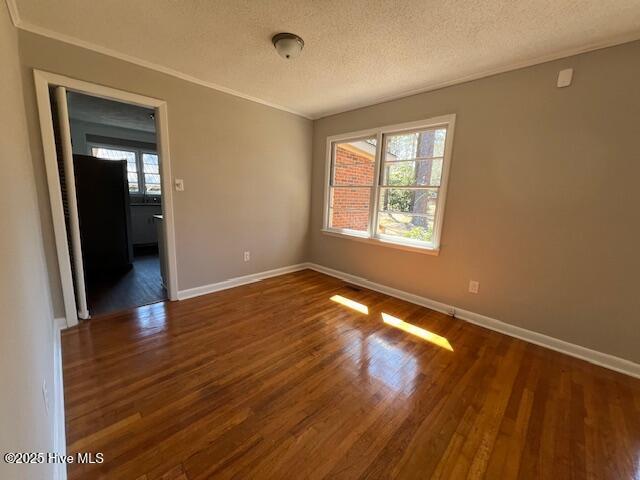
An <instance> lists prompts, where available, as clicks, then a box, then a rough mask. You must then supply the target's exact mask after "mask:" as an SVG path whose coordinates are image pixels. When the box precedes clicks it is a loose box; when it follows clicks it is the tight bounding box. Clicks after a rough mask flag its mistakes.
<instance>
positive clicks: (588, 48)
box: [6, 0, 640, 120]
mask: <svg viewBox="0 0 640 480" xmlns="http://www.w3.org/2000/svg"><path fill="white" fill-rule="evenodd" d="M6 3H7V6H8V8H9V14H10V16H11V20H12V22H13V24H14V25H15V26H16V28H19V29H21V30H24V31H27V32H31V33H35V34H36V35H41V36H43V37H47V38H51V39H53V40H58V41H60V42H63V43H67V44H69V45H74V46H76V47H80V48H84V49H87V50H92V51H94V52H96V53H100V54H102V55H107V56H110V57H114V58H117V59H119V60H123V61H125V62H128V63H132V64H135V65H138V66H141V67H144V68H148V69H150V70H155V71H157V72H160V73H164V74H166V75H170V76H172V77H176V78H179V79H181V80H185V81H187V82H191V83H195V84H197V85H201V86H203V87H207V88H211V89H213V90H217V91H219V92H222V93H227V94H229V95H233V96H235V97H239V98H242V99H244V100H248V101H250V102H255V103H259V104H261V105H265V106H267V107H271V108H275V109H277V110H281V111H284V112H287V113H291V114H293V115H297V116H299V117H302V118H306V119H307V120H320V119H322V118H326V117H330V116H333V115H339V114H341V113H346V112H351V111H354V110H358V109H360V108H365V107H372V106H374V105H379V104H381V103H385V102H390V101H393V100H399V99H401V98H406V97H411V96H413V95H418V94H421V93H426V92H432V91H434V90H440V89H441V88H446V87H452V86H454V85H459V84H462V83H467V82H471V81H473V80H479V79H481V78H487V77H491V76H494V75H499V74H501V73H507V72H511V71H513V70H519V69H522V68H527V67H532V66H534V65H539V64H542V63H547V62H552V61H554V60H560V59H562V58H567V57H572V56H574V55H580V54H583V53H588V52H592V51H595V50H601V49H604V48H609V47H614V46H616V45H621V44H624V43H629V42H633V41H636V40H640V31H636V32H631V33H626V34H624V35H618V36H616V37H614V38H613V39H609V40H607V41H598V42H592V43H589V44H586V45H583V46H581V47H574V48H569V49H564V50H560V51H558V52H555V53H551V54H548V55H542V56H540V57H536V58H534V59H532V60H524V61H517V62H511V63H507V64H504V65H502V66H500V67H496V68H490V69H487V70H483V71H481V72H479V73H474V74H471V75H464V76H461V77H457V78H455V79H452V80H447V81H444V82H434V83H430V84H427V85H425V86H422V87H420V88H415V89H410V90H403V91H401V92H398V93H394V94H391V95H381V96H378V97H375V98H372V99H369V100H364V101H362V102H357V103H355V104H353V105H350V106H348V107H344V108H336V109H330V110H328V111H326V112H322V113H320V114H318V115H306V114H304V113H301V112H298V111H296V110H294V109H291V108H288V107H285V106H283V105H278V104H276V103H272V102H269V101H267V100H262V99H261V98H257V97H253V96H251V95H247V94H244V93H242V92H239V91H237V90H233V89H232V88H228V87H224V86H222V85H218V84H216V83H213V82H208V81H206V80H202V79H200V78H197V77H194V76H192V75H188V74H186V73H183V72H180V71H178V70H174V69H173V68H169V67H165V66H162V65H158V64H156V63H153V62H149V61H147V60H143V59H141V58H138V57H134V56H132V55H128V54H125V53H121V52H118V51H116V50H113V49H111V48H107V47H103V46H101V45H97V44H95V43H92V42H87V41H84V40H80V39H78V38H75V37H72V36H69V35H64V34H62V33H58V32H55V31H53V30H50V29H47V28H43V27H39V26H37V25H34V24H32V23H30V22H26V21H24V20H23V19H22V18H21V17H20V13H19V11H18V7H17V4H16V0H6Z"/></svg>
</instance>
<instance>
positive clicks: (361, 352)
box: [62, 270, 640, 480]
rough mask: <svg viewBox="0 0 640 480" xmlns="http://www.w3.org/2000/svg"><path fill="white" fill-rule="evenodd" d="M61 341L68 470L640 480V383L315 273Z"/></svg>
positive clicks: (130, 318)
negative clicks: (96, 457)
mask: <svg viewBox="0 0 640 480" xmlns="http://www.w3.org/2000/svg"><path fill="white" fill-rule="evenodd" d="M334 295H341V296H342V297H344V298H347V299H350V300H353V301H356V302H359V303H360V304H362V305H365V306H367V307H368V310H369V311H368V314H364V313H359V312H357V311H354V310H352V309H350V308H348V307H346V306H343V305H341V304H339V303H336V302H334V301H332V300H330V298H331V297H332V296H334ZM382 313H385V314H386V315H391V316H393V317H394V318H392V320H391V322H390V323H391V324H389V323H385V322H384V321H383V318H382ZM386 318H387V319H389V318H391V317H386ZM395 319H400V320H402V321H404V322H407V323H406V324H400V326H408V325H407V324H411V325H413V326H417V327H420V328H422V329H425V330H428V331H429V332H432V333H433V334H436V335H439V336H441V337H443V338H441V339H439V338H438V337H433V338H432V337H431V336H430V335H429V334H424V332H421V331H414V332H413V334H412V333H407V332H406V331H404V330H401V329H399V328H397V326H398V323H399V322H398V320H395ZM394 325H395V326H394ZM408 328H409V329H410V330H411V329H412V328H413V327H410V326H409V327H408ZM416 333H417V334H418V335H415V334H416ZM420 334H422V336H423V337H426V338H427V340H425V339H423V338H421V337H420V336H419V335H420ZM433 339H435V340H436V341H437V342H438V343H439V344H434V343H431V342H430V341H428V340H433ZM445 339H446V341H445ZM62 342H63V364H64V382H65V405H66V428H67V443H68V450H69V452H70V453H74V452H78V451H90V452H103V453H104V457H105V462H104V463H103V464H101V465H70V466H69V478H70V479H96V478H114V479H125V480H126V479H132V480H135V479H146V480H152V479H160V478H161V479H164V480H185V479H189V480H193V479H204V478H238V479H262V478H273V479H305V478H313V479H316V478H317V479H320V478H327V479H354V478H407V479H408V478H411V479H414V478H416V479H428V478H455V479H458V478H487V479H509V478H527V479H529V478H531V479H538V478H544V479H570V478H592V479H615V480H621V479H634V478H636V479H637V478H640V380H637V379H633V378H631V377H627V376H624V375H621V374H617V373H615V372H612V371H609V370H605V369H603V368H599V367H596V366H594V365H591V364H588V363H586V362H583V361H580V360H577V359H574V358H570V357H567V356H565V355H562V354H559V353H556V352H553V351H550V350H546V349H544V348H540V347H537V346H534V345H531V344H527V343H525V342H522V341H519V340H516V339H513V338H510V337H507V336H504V335H501V334H498V333H495V332H492V331H489V330H485V329H482V328H479V327H476V326H473V325H470V324H467V323H465V322H463V321H460V320H456V319H452V318H451V317H447V316H446V315H443V314H440V313H436V312H433V311H431V310H428V309H426V308H422V307H418V306H415V305H412V304H410V303H407V302H404V301H401V300H398V299H395V298H391V297H389V296H387V295H383V294H380V293H376V292H372V291H369V290H365V289H362V290H357V289H352V288H350V287H348V286H347V285H346V284H345V283H344V282H342V281H340V280H337V279H335V278H332V277H328V276H325V275H322V274H320V273H317V272H313V271H310V270H305V271H302V272H297V273H293V274H288V275H283V276H280V277H275V278H271V279H268V280H265V281H262V282H258V283H254V284H250V285H246V286H242V287H238V288H235V289H231V290H226V291H223V292H218V293H215V294H211V295H207V296H202V297H198V298H194V299H190V300H185V301H181V302H172V303H158V304H155V305H150V306H146V307H141V308H138V309H135V310H130V311H128V312H123V313H118V314H114V315H111V316H106V317H102V318H99V319H94V320H91V321H89V322H86V323H84V324H82V325H80V326H78V327H75V328H72V329H70V330H67V331H65V332H64V333H63V336H62ZM446 342H448V345H450V347H451V348H452V350H450V349H448V348H447V343H446Z"/></svg>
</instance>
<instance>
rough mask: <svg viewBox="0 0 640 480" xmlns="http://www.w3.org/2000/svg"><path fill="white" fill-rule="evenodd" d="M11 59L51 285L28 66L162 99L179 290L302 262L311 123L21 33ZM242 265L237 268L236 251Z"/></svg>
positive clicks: (50, 248)
mask: <svg viewBox="0 0 640 480" xmlns="http://www.w3.org/2000/svg"><path fill="white" fill-rule="evenodd" d="M19 40H20V54H21V61H22V65H23V78H24V89H25V101H26V107H27V116H28V120H29V126H30V133H31V148H32V151H33V156H34V168H35V170H36V177H37V187H38V197H39V205H40V212H41V215H42V219H43V231H44V236H45V246H46V253H47V262H48V267H49V277H50V282H51V285H52V290H53V297H54V300H55V310H56V314H57V315H62V313H63V306H62V301H61V298H62V297H61V287H60V279H59V274H58V266H57V260H56V255H55V248H54V246H55V244H54V237H53V230H52V223H51V215H50V209H49V199H48V192H47V187H46V175H45V170H44V160H43V154H42V144H41V141H40V136H39V135H40V134H39V123H38V119H37V109H36V103H35V94H34V86H33V80H32V69H33V68H38V69H41V70H46V71H50V72H55V73H59V74H63V75H67V76H70V77H74V78H78V79H82V80H86V81H90V82H94V83H99V84H102V85H107V86H110V87H114V88H118V89H122V90H126V91H130V92H134V93H139V94H142V95H147V96H151V97H155V98H160V99H164V100H166V101H167V105H168V113H169V132H170V152H171V164H172V169H173V174H174V177H177V178H183V179H184V181H185V191H184V192H175V193H174V196H173V203H174V212H175V227H176V244H177V260H178V287H179V289H180V290H183V289H188V288H192V287H198V286H202V285H207V284H210V283H215V282H219V281H221V280H225V279H228V278H232V277H237V276H240V275H246V274H250V273H254V272H260V271H264V270H269V269H273V268H277V267H282V266H285V265H291V264H295V263H299V262H301V261H303V260H304V259H305V258H306V246H307V231H308V218H309V202H310V184H311V137H312V122H311V121H309V120H306V119H303V118H301V117H298V116H296V115H292V114H289V113H286V112H282V111H279V110H275V109H273V108H270V107H267V106H264V105H260V104H257V103H254V102H250V101H246V100H243V99H240V98H238V97H234V96H231V95H227V94H224V93H221V92H217V91H214V90H212V89H210V88H206V87H202V86H199V85H195V84H193V83H189V82H186V81H183V80H180V79H177V78H174V77H171V76H168V75H165V74H162V73H158V72H156V71H152V70H149V69H146V68H142V67H138V66H136V65H133V64H130V63H127V62H123V61H121V60H117V59H115V58H111V57H107V56H104V55H101V54H98V53H95V52H92V51H89V50H85V49H82V48H78V47H74V46H71V45H68V44H64V43H61V42H58V41H55V40H51V39H47V38H44V37H41V36H38V35H34V34H31V33H27V32H22V31H21V32H20V37H19ZM244 250H250V251H251V261H250V262H248V263H245V262H243V251H244Z"/></svg>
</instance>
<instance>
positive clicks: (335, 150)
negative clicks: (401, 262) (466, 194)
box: [324, 115, 455, 251]
mask: <svg viewBox="0 0 640 480" xmlns="http://www.w3.org/2000/svg"><path fill="white" fill-rule="evenodd" d="M454 121H455V116H454V115H448V116H445V117H439V118H436V119H431V120H426V121H424V122H415V123H411V124H403V125H396V126H392V127H385V128H380V129H376V130H371V131H368V132H364V133H361V134H357V133H356V134H348V135H340V136H336V137H330V138H328V139H327V147H328V148H327V150H328V152H329V155H328V158H327V165H328V167H327V168H328V182H327V193H326V201H325V207H326V208H325V223H324V231H325V232H327V233H333V234H342V235H349V236H352V237H357V238H361V239H368V240H371V241H376V242H384V243H387V244H389V243H390V244H397V245H401V246H403V247H408V248H416V249H421V250H426V251H437V250H438V248H439V244H440V229H441V226H442V220H443V212H444V200H445V190H446V183H447V173H448V164H449V158H450V154H451V152H450V150H451V143H452V140H453V125H454Z"/></svg>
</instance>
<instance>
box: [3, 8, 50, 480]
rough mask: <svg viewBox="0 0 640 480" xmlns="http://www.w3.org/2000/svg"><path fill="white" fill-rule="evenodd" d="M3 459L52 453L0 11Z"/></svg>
mask: <svg viewBox="0 0 640 480" xmlns="http://www.w3.org/2000/svg"><path fill="white" fill-rule="evenodd" d="M0 65H2V81H1V82H0V105H2V107H1V108H0V132H2V134H1V135H0V158H1V159H2V178H3V179H5V181H4V182H3V186H2V188H0V206H1V207H2V228H1V229H0V266H1V268H0V385H2V393H1V394H0V452H3V453H4V452H20V451H22V452H29V451H31V452H53V451H54V442H53V438H54V432H53V411H50V413H49V414H47V411H46V408H45V404H44V401H43V395H42V384H43V382H45V381H46V383H47V385H48V390H49V398H50V406H51V409H53V408H54V404H53V344H54V341H53V339H54V337H53V334H54V333H53V332H54V330H53V312H52V308H51V300H50V297H49V289H48V286H47V272H46V265H45V261H44V251H43V245H42V233H41V231H40V218H39V216H38V207H37V201H36V189H35V181H34V171H33V167H32V164H31V155H30V151H29V142H28V138H27V124H26V119H25V115H24V105H23V103H22V99H21V97H22V83H21V78H20V64H19V59H18V38H17V32H16V30H15V29H14V27H13V25H12V24H11V22H10V20H9V15H8V12H7V8H6V4H5V3H4V2H1V3H0ZM0 478H7V479H9V478H22V479H29V480H31V479H33V480H35V479H42V480H50V479H51V478H53V465H28V466H26V465H10V464H7V463H5V462H3V461H0Z"/></svg>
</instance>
